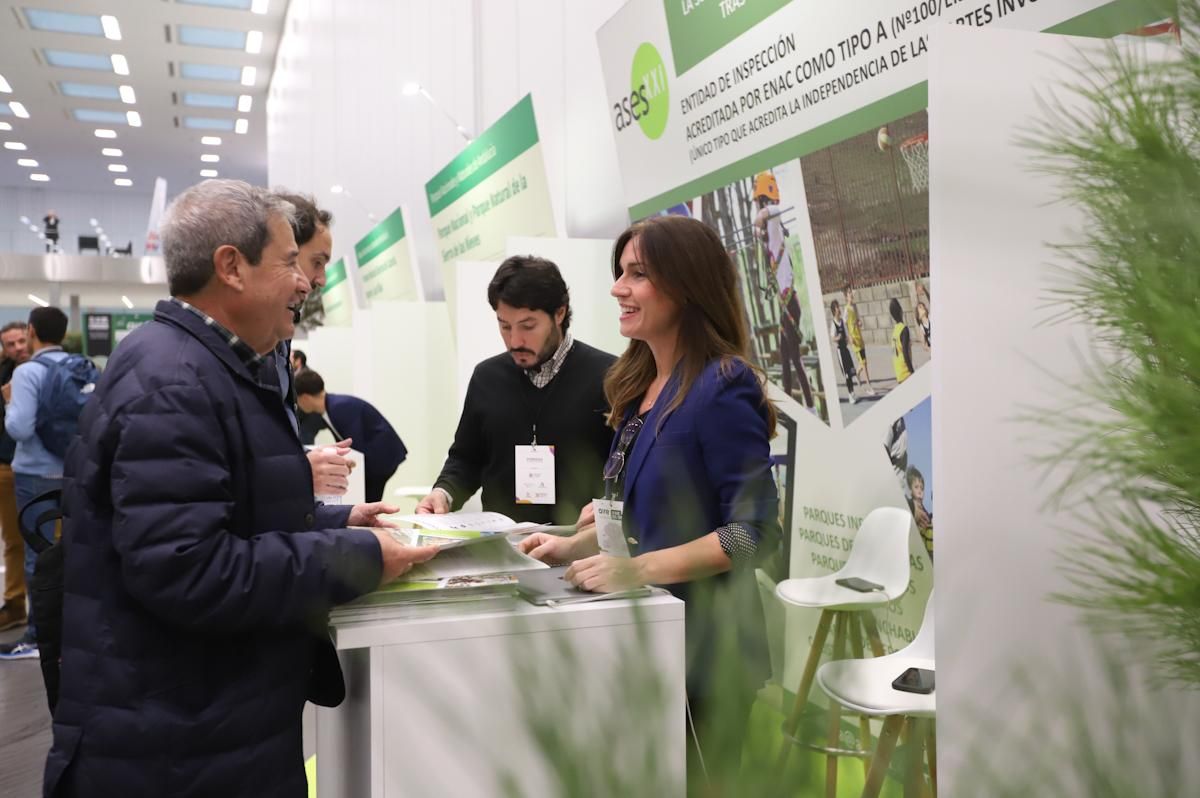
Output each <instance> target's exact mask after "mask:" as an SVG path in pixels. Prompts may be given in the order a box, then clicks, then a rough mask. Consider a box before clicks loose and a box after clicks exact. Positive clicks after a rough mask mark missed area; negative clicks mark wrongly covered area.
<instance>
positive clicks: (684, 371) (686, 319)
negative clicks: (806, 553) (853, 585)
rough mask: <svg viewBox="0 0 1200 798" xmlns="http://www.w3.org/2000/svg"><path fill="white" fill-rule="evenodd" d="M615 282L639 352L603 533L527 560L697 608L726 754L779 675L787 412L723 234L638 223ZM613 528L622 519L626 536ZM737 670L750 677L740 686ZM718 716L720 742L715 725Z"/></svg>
mask: <svg viewBox="0 0 1200 798" xmlns="http://www.w3.org/2000/svg"><path fill="white" fill-rule="evenodd" d="M612 266H613V278H614V280H615V283H614V284H613V288H612V291H611V293H612V295H613V297H615V298H616V300H617V303H618V305H619V307H620V312H621V314H620V325H621V334H622V335H624V336H626V337H628V338H630V339H631V341H630V343H629V347H628V348H627V349H626V350H625V353H624V354H623V355H622V356H621V357H620V358H619V359H618V360H617V362H616V363H615V364H614V365H613V366H612V368H611V369H610V370H609V372H608V375H607V377H606V379H605V384H604V389H605V395H606V397H607V399H608V402H609V407H610V412H609V422H610V423H611V425H612V426H613V428H614V429H615V430H617V435H616V436H615V438H614V441H613V448H612V451H611V454H610V457H609V460H608V463H607V465H606V467H605V471H604V478H605V485H606V494H607V495H606V496H605V497H604V500H600V501H598V502H596V510H597V518H598V519H599V521H600V523H599V524H598V526H592V525H589V526H587V527H584V528H582V529H581V531H579V532H578V533H576V534H575V535H574V536H572V537H570V538H556V537H553V536H550V535H545V534H535V535H532V536H530V538H528V539H527V540H526V541H525V542H524V543H523V544H522V548H523V550H524V551H526V552H528V553H531V554H532V555H533V556H535V557H538V558H540V559H544V560H547V561H557V562H568V561H569V562H572V563H573V564H572V566H571V568H570V569H568V571H567V574H566V578H567V579H569V580H570V581H571V582H573V583H574V584H576V585H578V586H579V587H582V588H585V589H587V590H594V591H601V592H611V591H617V590H622V589H626V588H629V587H632V586H635V585H646V584H652V585H662V586H664V587H666V588H667V589H669V590H670V591H671V592H672V593H674V594H675V595H676V596H678V597H679V598H682V599H683V600H684V601H687V602H688V613H687V618H688V648H689V657H688V700H689V705H690V706H691V710H692V713H693V717H694V718H695V719H696V722H697V726H700V727H701V731H702V733H701V738H702V739H707V740H708V744H707V745H705V746H704V748H705V753H706V754H710V752H711V751H712V750H713V749H715V748H719V749H721V750H723V751H724V750H725V749H727V748H728V747H729V745H731V744H732V745H736V744H737V743H739V742H740V740H741V733H742V726H744V722H745V720H746V717H747V716H748V713H749V707H750V704H751V703H752V702H753V696H754V691H755V690H757V689H758V687H760V686H761V685H762V679H763V678H764V677H765V676H766V673H767V657H766V645H765V638H764V635H763V624H762V616H761V608H760V605H759V603H758V599H757V594H756V589H755V585H754V575H753V566H754V564H755V563H757V562H758V561H759V560H760V559H761V558H762V557H763V556H765V555H766V554H768V553H770V552H771V551H772V550H773V549H774V548H775V546H776V545H777V544H778V542H779V539H780V535H781V531H780V527H779V520H778V519H779V504H778V496H777V493H776V490H775V483H774V480H773V478H772V475H771V463H770V446H769V439H770V438H771V436H772V435H773V434H774V427H775V410H774V407H773V406H772V405H771V403H770V402H769V401H768V400H767V396H766V393H765V390H764V387H763V377H762V375H761V373H760V372H759V371H758V370H757V369H756V368H755V367H754V366H752V365H751V364H750V363H749V361H748V359H747V351H748V346H749V343H748V338H749V335H748V332H747V328H746V321H745V316H744V314H743V312H742V308H741V305H740V302H739V299H738V289H737V276H736V272H735V271H734V267H733V264H732V262H731V261H730V259H729V255H728V253H727V252H726V251H725V248H724V246H723V245H722V243H721V240H720V238H719V237H718V236H717V234H716V233H715V232H714V231H713V230H712V229H711V228H710V227H708V226H707V225H705V224H703V223H702V222H699V221H696V220H694V219H689V218H684V217H679V216H660V217H652V218H649V219H645V220H643V221H640V222H637V223H636V224H634V225H633V226H631V227H630V228H629V229H628V230H626V231H625V232H624V233H622V234H621V236H620V237H619V238H618V239H617V241H616V244H615V245H614V247H613V261H612ZM614 510H617V511H619V514H614V513H613V511H614ZM605 518H608V519H613V518H619V519H621V521H620V524H619V525H616V529H615V532H613V531H611V529H612V526H613V525H614V523H615V522H611V521H610V522H609V528H610V531H609V532H608V533H606V530H605V522H604V519H605ZM728 662H736V665H737V667H735V668H734V669H733V671H726V670H725V669H724V668H722V667H721V663H728ZM730 674H732V676H731V675H730ZM718 677H719V678H720V680H721V681H720V684H719V685H717V684H714V679H715V678H718ZM718 688H719V689H718ZM717 705H720V706H721V707H722V712H721V713H720V714H721V723H720V726H721V727H722V728H717V727H716V725H715V724H713V723H712V720H711V715H712V714H713V713H712V710H713V708H714V707H715V706H717ZM739 724H741V725H740V726H739ZM706 725H708V726H709V728H708V729H707V731H708V734H705V733H704V730H705V726H706ZM714 733H716V735H718V736H713V735H714ZM723 734H724V735H732V736H731V737H726V738H725V739H724V740H721V739H719V736H720V735H723ZM739 748H740V746H739ZM726 753H727V751H726Z"/></svg>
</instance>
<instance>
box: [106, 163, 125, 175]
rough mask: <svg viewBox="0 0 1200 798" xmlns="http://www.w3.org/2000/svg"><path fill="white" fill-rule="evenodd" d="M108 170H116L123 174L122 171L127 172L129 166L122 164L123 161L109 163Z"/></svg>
mask: <svg viewBox="0 0 1200 798" xmlns="http://www.w3.org/2000/svg"><path fill="white" fill-rule="evenodd" d="M108 171H110V172H118V173H122V174H123V173H125V172H128V171H129V167H128V166H126V165H125V164H123V163H110V164H109V165H108Z"/></svg>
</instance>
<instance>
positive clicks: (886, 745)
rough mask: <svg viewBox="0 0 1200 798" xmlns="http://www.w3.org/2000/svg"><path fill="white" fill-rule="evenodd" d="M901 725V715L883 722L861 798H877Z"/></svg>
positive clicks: (892, 716)
mask: <svg viewBox="0 0 1200 798" xmlns="http://www.w3.org/2000/svg"><path fill="white" fill-rule="evenodd" d="M903 725H904V716H903V715H891V716H889V717H888V719H887V720H885V721H884V722H883V730H882V731H881V732H880V733H879V746H878V747H877V748H876V749H875V756H873V757H871V771H870V772H869V773H867V783H866V784H865V785H864V786H863V792H862V798H879V791H880V790H882V789H883V780H884V778H885V777H886V776H887V770H888V765H890V764H891V761H892V753H893V752H894V751H895V750H896V739H897V738H898V737H899V736H900V727H901V726H903Z"/></svg>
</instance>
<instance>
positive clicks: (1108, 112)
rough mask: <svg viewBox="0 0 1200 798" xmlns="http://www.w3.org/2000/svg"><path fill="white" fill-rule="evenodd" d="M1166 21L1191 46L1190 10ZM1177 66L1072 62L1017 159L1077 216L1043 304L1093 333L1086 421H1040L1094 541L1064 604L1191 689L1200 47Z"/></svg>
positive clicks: (1121, 53) (1084, 547)
mask: <svg viewBox="0 0 1200 798" xmlns="http://www.w3.org/2000/svg"><path fill="white" fill-rule="evenodd" d="M1164 16H1165V15H1164ZM1177 18H1178V19H1179V20H1180V22H1181V26H1182V29H1183V30H1185V31H1188V30H1190V31H1193V32H1194V31H1197V30H1200V0H1181V1H1180V3H1179V4H1178V17H1177ZM1173 56H1175V57H1172V58H1170V59H1168V60H1166V61H1165V62H1164V61H1163V60H1160V59H1157V58H1152V57H1148V56H1147V55H1146V52H1145V51H1144V50H1141V49H1139V48H1136V47H1133V48H1130V47H1122V46H1119V45H1116V44H1114V45H1112V46H1110V47H1109V48H1108V49H1107V50H1105V52H1104V53H1103V55H1101V56H1099V57H1096V56H1092V57H1084V60H1083V62H1082V63H1081V64H1079V65H1078V80H1077V82H1075V83H1073V84H1072V85H1071V86H1069V87H1066V88H1064V90H1063V94H1062V96H1056V97H1050V98H1044V100H1043V103H1042V108H1043V112H1044V113H1043V119H1042V120H1041V121H1040V122H1039V123H1037V124H1036V126H1035V127H1034V128H1033V130H1032V131H1031V132H1030V134H1029V135H1028V137H1027V139H1026V144H1027V145H1028V146H1029V147H1030V148H1031V149H1032V151H1033V152H1034V156H1035V168H1036V169H1038V170H1040V171H1042V172H1044V173H1048V174H1050V175H1052V176H1054V177H1055V178H1056V179H1057V181H1058V183H1059V185H1060V186H1061V187H1062V193H1061V197H1060V198H1061V199H1062V200H1064V201H1066V202H1069V203H1070V204H1071V205H1073V206H1075V207H1078V208H1080V209H1082V211H1083V216H1084V219H1085V225H1084V229H1083V230H1082V237H1081V240H1080V241H1079V242H1078V243H1075V244H1072V245H1070V246H1063V247H1060V248H1059V251H1060V252H1061V253H1062V254H1063V255H1064V256H1065V259H1066V262H1067V263H1068V264H1069V265H1068V266H1067V267H1066V268H1065V270H1064V271H1063V273H1061V274H1060V275H1058V276H1059V278H1060V279H1059V281H1058V282H1057V284H1056V285H1055V287H1054V288H1053V289H1052V299H1053V302H1054V303H1055V305H1056V308H1057V309H1058V310H1060V311H1061V316H1063V317H1066V318H1070V319H1072V320H1076V321H1082V322H1084V323H1086V324H1087V325H1088V326H1089V327H1090V329H1092V330H1093V331H1094V333H1095V350H1094V352H1095V354H1094V355H1093V356H1091V358H1090V360H1089V363H1088V366H1089V367H1088V369H1087V370H1086V372H1085V376H1084V378H1083V381H1082V383H1081V384H1079V385H1078V386H1076V387H1077V388H1078V391H1079V399H1080V400H1081V405H1080V406H1079V407H1075V408H1070V409H1064V410H1063V411H1061V412H1057V413H1053V414H1051V416H1050V418H1048V419H1046V420H1044V423H1045V424H1047V425H1048V426H1049V427H1050V428H1052V429H1053V430H1054V434H1056V435H1057V436H1058V437H1059V438H1060V439H1061V444H1062V445H1061V446H1060V448H1059V452H1058V454H1057V455H1056V456H1055V457H1054V458H1053V461H1052V462H1051V463H1050V465H1051V466H1053V467H1054V468H1055V469H1062V470H1059V471H1057V473H1059V474H1062V473H1065V474H1066V476H1065V477H1063V478H1061V480H1060V489H1059V491H1058V494H1057V495H1056V500H1057V501H1058V502H1060V503H1061V504H1063V505H1068V506H1071V507H1072V508H1073V510H1072V512H1076V513H1079V514H1080V517H1085V518H1087V519H1088V520H1089V521H1090V523H1091V525H1092V532H1091V533H1089V534H1088V535H1086V536H1085V537H1083V538H1079V539H1076V540H1075V541H1073V546H1072V547H1071V548H1070V549H1069V550H1067V551H1064V552H1063V553H1062V554H1063V557H1064V559H1065V568H1066V571H1067V574H1068V577H1069V578H1070V580H1071V585H1072V587H1071V589H1070V590H1068V591H1067V592H1066V594H1065V595H1063V596H1060V598H1062V599H1064V600H1066V601H1068V602H1070V603H1072V604H1074V605H1076V606H1079V607H1081V608H1083V609H1084V610H1085V611H1086V615H1087V616H1088V617H1089V619H1090V620H1092V621H1094V622H1095V623H1096V624H1097V625H1098V626H1099V627H1100V628H1101V629H1103V630H1105V631H1107V632H1113V633H1116V634H1118V635H1121V636H1126V637H1129V638H1131V639H1132V640H1134V641H1135V642H1136V644H1137V645H1138V646H1139V647H1141V649H1142V650H1143V651H1149V652H1150V653H1151V654H1152V655H1153V657H1154V659H1155V661H1156V662H1157V664H1158V665H1159V666H1161V673H1163V674H1164V675H1166V676H1167V677H1168V678H1172V679H1176V680H1181V681H1183V682H1185V683H1189V684H1200V46H1198V45H1197V42H1196V41H1195V40H1194V39H1189V38H1184V39H1183V42H1182V44H1181V45H1180V46H1179V47H1178V48H1174V51H1173ZM1080 407H1083V408H1087V409H1086V410H1085V411H1084V412H1080Z"/></svg>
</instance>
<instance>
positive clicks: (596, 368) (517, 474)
mask: <svg viewBox="0 0 1200 798" xmlns="http://www.w3.org/2000/svg"><path fill="white" fill-rule="evenodd" d="M488 303H489V304H490V305H491V306H492V309H493V310H494V311H496V321H497V323H498V324H499V325H500V337H501V338H503V339H504V346H505V349H507V350H508V351H507V352H505V353H504V354H500V355H496V356H495V357H492V358H489V359H487V360H485V361H483V362H482V363H480V364H479V365H478V366H476V367H475V372H474V374H472V375H471V382H470V385H469V386H468V387H467V396H466V401H465V402H464V404H463V410H462V416H461V417H460V418H459V421H458V430H457V431H456V432H455V433H454V443H453V444H452V445H451V446H450V453H449V455H448V456H447V458H446V463H445V465H443V466H442V473H441V475H440V476H439V477H438V478H437V481H436V482H435V483H434V489H433V491H432V492H431V493H430V494H429V495H428V496H426V497H425V498H424V499H422V500H421V501H420V503H419V504H418V505H417V512H419V513H445V512H449V511H450V509H451V508H454V509H457V508H459V507H461V506H462V504H463V502H465V501H466V500H467V499H468V498H470V496H471V495H472V494H473V493H475V491H476V490H477V489H479V488H480V486H482V487H483V497H482V498H483V509H485V510H492V511H495V512H500V513H504V514H505V515H507V516H509V517H510V518H512V519H514V520H516V521H533V522H539V523H557V524H571V523H575V521H576V519H577V518H578V517H579V514H580V511H581V510H583V509H584V507H586V506H587V505H588V503H589V502H591V500H592V499H593V498H595V497H596V496H599V495H600V490H601V487H602V485H603V479H602V474H603V470H604V461H605V460H606V459H607V458H608V449H609V445H610V444H611V443H612V430H611V429H610V428H609V427H608V425H607V424H606V423H605V421H604V418H605V413H606V411H607V403H606V402H605V400H604V373H605V372H606V371H607V370H608V367H609V366H611V365H612V363H613V362H614V361H615V360H616V358H614V357H613V356H612V355H610V354H607V353H605V352H601V351H600V350H599V349H595V348H593V347H591V346H588V345H587V344H585V343H583V342H582V341H576V340H574V339H573V338H572V337H571V333H570V332H569V329H570V324H571V304H570V296H569V295H568V293H567V284H566V282H564V281H563V278H562V275H561V274H560V273H559V271H558V267H557V266H555V265H554V264H553V263H551V262H550V261H548V260H544V259H542V258H535V257H532V256H523V257H522V256H514V257H511V258H509V259H508V260H506V261H504V263H502V264H500V268H499V269H497V270H496V274H495V276H494V277H493V278H492V282H491V284H489V285H488Z"/></svg>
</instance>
